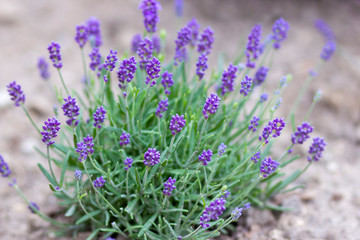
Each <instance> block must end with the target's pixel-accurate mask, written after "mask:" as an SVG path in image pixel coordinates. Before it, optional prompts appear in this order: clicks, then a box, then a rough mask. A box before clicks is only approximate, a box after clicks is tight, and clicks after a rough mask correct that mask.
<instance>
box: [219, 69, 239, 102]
mask: <svg viewBox="0 0 360 240" xmlns="http://www.w3.org/2000/svg"><path fill="white" fill-rule="evenodd" d="M237 70H238V68H237V67H236V66H234V65H233V64H232V63H231V64H230V65H229V67H228V69H227V71H226V70H225V71H224V72H223V74H222V78H221V82H222V84H221V95H222V96H224V95H225V94H226V93H227V92H232V91H234V85H235V84H234V80H235V78H236V72H237Z"/></svg>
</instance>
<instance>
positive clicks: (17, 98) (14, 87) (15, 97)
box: [6, 81, 25, 106]
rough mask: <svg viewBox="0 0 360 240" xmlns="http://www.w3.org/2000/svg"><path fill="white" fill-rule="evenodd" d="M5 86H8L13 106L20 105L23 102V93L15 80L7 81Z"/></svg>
mask: <svg viewBox="0 0 360 240" xmlns="http://www.w3.org/2000/svg"><path fill="white" fill-rule="evenodd" d="M6 87H7V88H8V92H9V94H10V96H11V100H12V101H14V102H15V106H20V104H24V103H25V94H24V92H23V91H22V90H21V86H20V85H19V84H16V81H13V82H11V83H9V85H7V86H6Z"/></svg>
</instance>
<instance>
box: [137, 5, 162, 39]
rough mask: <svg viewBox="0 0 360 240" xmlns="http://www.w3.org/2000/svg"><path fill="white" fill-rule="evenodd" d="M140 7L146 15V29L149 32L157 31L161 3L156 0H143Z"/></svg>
mask: <svg viewBox="0 0 360 240" xmlns="http://www.w3.org/2000/svg"><path fill="white" fill-rule="evenodd" d="M139 9H141V10H142V12H143V15H144V25H145V29H146V31H148V32H149V33H153V32H156V24H157V23H158V22H159V16H158V10H161V5H160V3H158V1H156V0H142V1H141V3H140V5H139Z"/></svg>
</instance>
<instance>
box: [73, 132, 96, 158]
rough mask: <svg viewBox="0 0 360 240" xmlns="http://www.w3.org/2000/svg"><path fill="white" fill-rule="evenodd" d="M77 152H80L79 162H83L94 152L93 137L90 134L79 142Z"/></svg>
mask: <svg viewBox="0 0 360 240" xmlns="http://www.w3.org/2000/svg"><path fill="white" fill-rule="evenodd" d="M76 152H77V153H79V154H80V156H79V159H78V160H79V162H83V161H85V160H86V158H87V157H88V156H89V155H91V154H93V153H94V143H93V138H92V137H91V136H90V135H87V136H86V137H84V141H81V142H78V143H77V148H76Z"/></svg>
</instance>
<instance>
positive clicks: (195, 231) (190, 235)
mask: <svg viewBox="0 0 360 240" xmlns="http://www.w3.org/2000/svg"><path fill="white" fill-rule="evenodd" d="M200 228H201V226H198V228H197V229H195V230H194V231H193V232H192V233H190V234H188V235H186V236H185V237H183V238H182V239H184V240H185V239H188V238H189V237H192V236H193V235H195V234H196V233H197V232H198V231H199V230H200Z"/></svg>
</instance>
